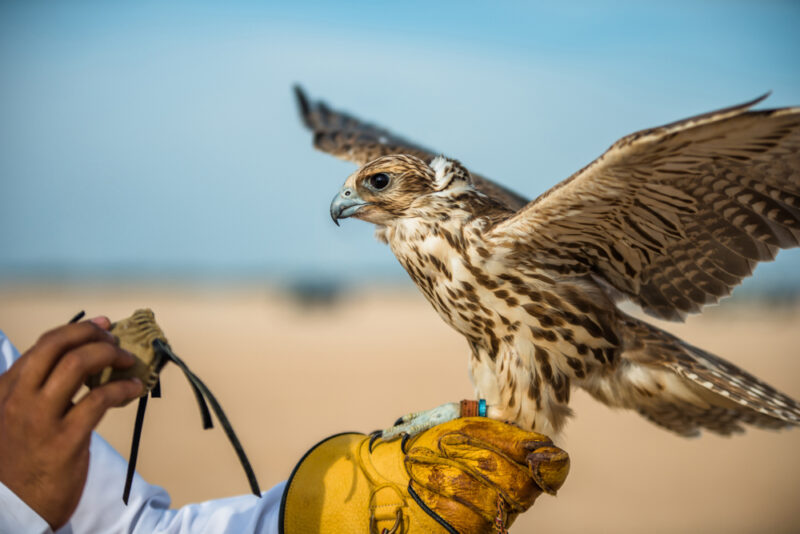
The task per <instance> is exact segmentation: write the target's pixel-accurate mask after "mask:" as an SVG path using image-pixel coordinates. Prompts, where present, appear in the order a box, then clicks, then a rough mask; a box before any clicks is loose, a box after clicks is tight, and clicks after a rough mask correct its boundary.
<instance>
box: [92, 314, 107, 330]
mask: <svg viewBox="0 0 800 534" xmlns="http://www.w3.org/2000/svg"><path fill="white" fill-rule="evenodd" d="M89 322H91V323H94V324H96V325H97V326H99V327H100V328H102V329H103V330H111V319H109V318H108V317H106V316H105V315H99V316H97V317H93V318H91V319H89Z"/></svg>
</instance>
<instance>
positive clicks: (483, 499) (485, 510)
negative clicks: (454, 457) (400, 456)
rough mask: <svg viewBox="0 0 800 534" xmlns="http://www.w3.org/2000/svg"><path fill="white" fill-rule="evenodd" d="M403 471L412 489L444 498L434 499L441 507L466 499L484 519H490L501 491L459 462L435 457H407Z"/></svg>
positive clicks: (421, 455) (422, 455)
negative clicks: (447, 503) (422, 490)
mask: <svg viewBox="0 0 800 534" xmlns="http://www.w3.org/2000/svg"><path fill="white" fill-rule="evenodd" d="M431 452H432V451H431ZM405 467H406V470H407V471H408V475H409V478H410V479H411V481H412V482H413V483H415V488H418V487H419V488H425V489H426V490H427V491H430V492H431V493H433V494H436V495H438V496H440V497H443V498H444V499H437V501H439V502H440V503H444V502H458V501H462V502H463V501H464V500H465V496H469V497H468V498H467V499H466V500H467V501H468V502H469V506H470V508H472V509H473V511H475V512H477V513H478V514H479V515H481V516H482V517H484V518H486V519H488V518H490V517H492V514H493V512H494V508H495V503H496V502H497V495H498V492H499V491H501V489H500V487H498V486H494V485H491V484H488V483H486V481H484V480H482V479H481V478H479V477H475V476H474V475H473V474H472V473H470V472H469V471H467V470H465V469H464V468H463V466H462V465H461V464H459V463H458V462H454V461H449V460H448V459H447V458H442V457H438V456H436V455H434V454H431V455H430V456H427V457H426V455H424V454H420V455H413V456H412V455H409V456H407V457H406V460H405Z"/></svg>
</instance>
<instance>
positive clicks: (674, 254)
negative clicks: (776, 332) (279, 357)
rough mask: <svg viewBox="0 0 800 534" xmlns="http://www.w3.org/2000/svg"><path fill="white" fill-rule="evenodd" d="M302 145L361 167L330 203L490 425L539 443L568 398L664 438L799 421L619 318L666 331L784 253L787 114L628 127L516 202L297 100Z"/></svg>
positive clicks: (798, 127) (799, 116) (791, 136)
mask: <svg viewBox="0 0 800 534" xmlns="http://www.w3.org/2000/svg"><path fill="white" fill-rule="evenodd" d="M296 95H297V98H298V101H299V104H300V110H301V115H302V117H303V121H304V123H305V125H306V126H307V127H308V128H309V129H311V130H312V131H313V132H314V144H315V146H316V147H317V148H319V149H321V150H324V151H326V152H329V153H331V154H333V155H335V156H338V157H340V158H343V159H346V160H350V161H353V162H355V163H358V164H360V165H362V167H361V168H360V169H359V170H358V171H357V172H356V173H354V174H353V175H351V176H350V177H349V178H348V179H347V181H346V182H345V184H344V186H343V187H342V189H341V190H340V192H339V194H338V195H337V196H336V197H335V198H334V201H333V203H332V204H331V215H332V216H333V218H334V220H335V221H338V220H339V219H341V218H345V217H355V218H358V219H362V220H365V221H368V222H371V223H374V224H375V225H376V226H377V228H378V231H377V235H378V237H379V238H380V239H381V240H383V241H385V242H386V243H388V245H389V246H390V247H391V249H392V252H394V254H395V256H396V257H397V258H398V260H399V261H400V263H401V264H402V265H403V267H404V268H405V269H406V271H407V272H408V273H409V275H410V276H411V278H412V279H413V280H414V282H415V283H416V285H417V286H418V287H419V289H420V290H421V291H422V292H423V294H424V295H425V296H426V298H427V299H428V300H429V301H430V303H431V304H432V305H433V307H434V308H435V309H436V311H437V312H438V313H439V315H440V316H441V317H442V318H443V319H444V320H445V321H446V322H447V323H448V324H450V325H451V326H452V327H453V328H455V329H456V330H457V331H458V332H460V333H461V334H463V335H464V336H465V337H466V339H467V341H468V343H469V346H470V349H471V359H470V371H471V375H472V379H473V382H474V384H475V387H476V391H477V393H478V395H479V396H480V397H481V398H484V399H486V400H487V402H488V403H489V405H490V407H491V408H490V415H491V416H492V417H495V418H498V419H502V420H506V421H513V422H516V423H517V424H519V425H521V426H523V427H524V428H529V429H533V430H535V431H538V432H541V433H544V434H554V433H558V432H559V431H560V430H561V428H562V427H563V424H564V422H565V420H566V418H567V417H568V416H569V415H570V414H571V411H570V409H569V407H568V403H569V397H570V390H571V388H572V387H574V386H578V387H581V388H583V389H585V390H586V391H588V392H589V393H590V394H591V395H592V396H593V397H594V398H596V399H598V400H599V401H601V402H603V403H605V404H608V405H610V406H614V407H624V408H630V409H634V410H636V411H638V412H639V413H641V414H642V415H643V416H645V417H647V418H648V419H650V420H651V421H653V422H655V423H657V424H659V425H661V426H663V427H666V428H668V429H670V430H672V431H674V432H677V433H679V434H681V435H686V436H691V435H695V434H697V433H699V431H700V430H701V429H707V430H710V431H713V432H717V433H720V434H730V433H732V432H738V431H741V430H742V426H741V425H742V423H746V424H752V425H755V426H759V427H766V428H781V427H785V426H792V425H799V424H800V404H798V403H797V402H796V401H794V400H793V399H791V398H789V397H788V396H786V395H784V394H782V393H780V392H778V391H777V390H775V389H774V388H772V387H771V386H769V385H767V384H766V383H764V382H762V381H760V380H759V379H757V378H755V377H753V376H752V375H750V374H749V373H747V372H746V371H743V370H741V369H739V368H738V367H736V366H735V365H733V364H732V363H730V362H727V361H725V360H723V359H721V358H719V357H717V356H714V355H712V354H709V353H707V352H705V351H703V350H701V349H699V348H697V347H694V346H692V345H689V344H688V343H686V342H684V341H681V340H680V339H678V338H676V337H674V336H672V335H670V334H668V333H666V332H664V331H663V330H661V329H659V328H656V327H655V326H652V325H650V324H648V323H646V322H644V321H642V320H639V319H637V318H634V317H631V316H630V315H627V314H626V313H624V312H622V311H621V310H620V309H619V308H618V307H617V305H616V304H617V303H618V302H619V301H620V300H623V299H626V298H627V299H630V300H632V301H633V302H635V303H636V304H638V305H639V306H641V307H642V309H643V310H644V311H645V312H647V313H649V314H651V315H654V316H656V317H659V318H663V319H671V320H682V319H683V318H684V317H685V316H686V314H688V313H695V312H699V311H701V309H702V307H703V306H704V305H705V304H708V303H713V302H717V301H718V300H719V299H720V298H721V297H723V296H726V295H728V294H730V292H731V291H732V290H733V288H734V287H735V286H736V285H738V284H739V283H740V282H741V281H742V279H744V278H745V277H746V276H748V275H750V274H751V273H752V271H753V268H754V267H755V266H756V264H757V263H758V262H759V261H764V260H772V259H774V257H775V255H776V253H777V251H778V250H779V249H784V248H791V247H795V246H798V245H799V244H800V108H785V109H774V110H764V111H751V110H750V108H751V107H752V106H754V105H755V104H757V103H758V102H760V101H761V100H763V99H764V98H765V97H761V98H759V99H756V100H753V101H752V102H748V103H745V104H742V105H739V106H733V107H730V108H726V109H722V110H719V111H715V112H711V113H707V114H704V115H699V116H696V117H692V118H689V119H686V120H682V121H678V122H675V123H672V124H668V125H665V126H661V127H657V128H653V129H649V130H643V131H641V132H637V133H634V134H631V135H629V136H627V137H624V138H622V139H620V140H619V141H617V142H616V143H614V145H612V146H611V148H609V149H608V150H607V151H606V152H605V154H603V155H602V156H601V157H600V158H598V159H597V160H595V161H594V162H592V163H591V164H589V165H587V166H586V167H584V168H583V169H582V170H580V171H578V172H577V173H575V174H574V175H573V176H571V177H570V178H568V179H567V180H565V181H563V182H562V183H560V184H558V185H556V186H555V187H553V188H552V189H551V190H549V191H547V192H546V193H545V194H543V195H541V196H540V197H539V198H538V199H536V200H534V201H532V202H527V201H526V200H525V199H524V198H522V197H520V196H519V195H517V194H516V193H513V192H511V191H509V190H508V189H506V188H504V187H502V186H500V185H498V184H496V183H494V182H492V181H491V180H488V179H486V178H484V177H481V176H479V175H477V174H474V173H471V172H469V171H468V170H467V169H466V168H465V167H464V166H462V165H461V164H460V163H459V162H458V161H457V160H454V159H449V158H445V157H443V156H438V155H437V154H436V153H435V152H433V151H431V150H428V149H425V148H422V147H419V146H417V145H415V144H412V143H410V142H407V141H405V140H403V139H402V138H400V137H397V136H395V135H393V134H391V133H389V132H388V131H386V130H383V129H381V128H378V127H376V126H372V125H369V124H365V123H363V122H361V121H359V120H358V119H355V118H353V117H351V116H348V115H346V114H344V113H340V112H336V111H333V110H331V109H329V108H328V107H327V106H325V105H324V104H323V103H321V102H318V103H310V102H309V101H308V99H307V98H306V96H305V95H304V94H303V92H302V91H301V90H300V89H299V88H297V89H296Z"/></svg>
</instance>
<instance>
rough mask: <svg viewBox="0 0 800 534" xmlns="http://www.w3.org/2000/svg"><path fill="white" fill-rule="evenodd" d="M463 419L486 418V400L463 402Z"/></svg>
mask: <svg viewBox="0 0 800 534" xmlns="http://www.w3.org/2000/svg"><path fill="white" fill-rule="evenodd" d="M460 406H461V417H486V399H478V400H462V401H461V404H460Z"/></svg>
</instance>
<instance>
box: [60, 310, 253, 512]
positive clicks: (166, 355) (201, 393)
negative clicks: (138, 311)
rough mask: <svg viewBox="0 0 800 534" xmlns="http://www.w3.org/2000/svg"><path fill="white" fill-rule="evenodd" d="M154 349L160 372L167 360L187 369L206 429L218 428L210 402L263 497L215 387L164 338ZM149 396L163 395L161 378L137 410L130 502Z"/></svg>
mask: <svg viewBox="0 0 800 534" xmlns="http://www.w3.org/2000/svg"><path fill="white" fill-rule="evenodd" d="M83 316H84V312H83V311H81V312H80V313H78V314H77V315H75V317H73V318H72V319H71V320H70V321H69V322H70V323H76V322H78V321H80V320H81V319H82V318H83ZM153 351H154V352H155V357H156V359H157V360H156V365H155V371H156V373H161V370H162V369H163V368H164V366H165V365H166V364H167V362H173V363H174V364H175V365H177V366H178V367H179V368H180V370H181V371H183V374H184V376H186V379H187V380H188V381H189V385H190V386H191V387H192V392H193V393H194V397H195V400H196V401H197V406H198V407H199V408H200V416H201V418H202V420H203V429H205V430H207V429H209V428H213V427H214V422H213V421H212V419H211V412H210V411H209V409H208V404H210V405H211V409H212V410H213V411H214V415H215V416H216V417H217V420H218V421H219V423H220V425H221V426H222V429H223V430H224V431H225V435H226V436H227V437H228V440H229V441H230V442H231V445H232V446H233V449H234V450H235V451H236V456H237V457H238V458H239V463H240V464H241V465H242V469H244V472H245V474H246V475H247V482H248V483H249V484H250V490H251V491H252V492H253V495H255V496H256V497H261V489H260V488H259V486H258V480H256V474H255V473H254V472H253V467H252V466H251V465H250V461H249V460H248V459H247V455H246V454H245V452H244V449H243V448H242V444H241V442H240V441H239V438H237V437H236V433H235V432H234V431H233V427H232V426H231V423H230V421H229V420H228V417H227V416H226V415H225V412H224V411H223V410H222V406H220V404H219V402H218V401H217V398H216V397H215V396H214V394H213V393H211V390H209V389H208V386H206V385H205V383H203V381H202V380H200V378H198V376H197V375H196V374H194V373H193V372H192V371H191V370H190V369H189V367H188V366H187V365H186V363H184V361H183V360H181V359H180V358H178V356H176V355H175V353H174V352H172V349H171V348H170V346H169V345H168V344H167V343H166V342H165V341H164V340H162V339H155V340H153ZM148 396H150V397H153V398H159V397H161V380H160V379H159V380H157V381H156V383H155V385H153V387H152V389H151V390H150V392H149V394H148V395H144V396H142V397H139V406H138V408H137V410H136V421H135V422H134V424H133V439H132V440H131V452H130V456H129V457H128V472H127V473H126V475H125V488H124V489H123V491H122V502H124V503H125V504H128V498H129V497H130V494H131V486H132V484H133V475H134V473H135V472H136V461H137V460H138V458H139V442H140V441H141V437H142V426H143V424H144V413H145V411H146V410H147V397H148Z"/></svg>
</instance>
